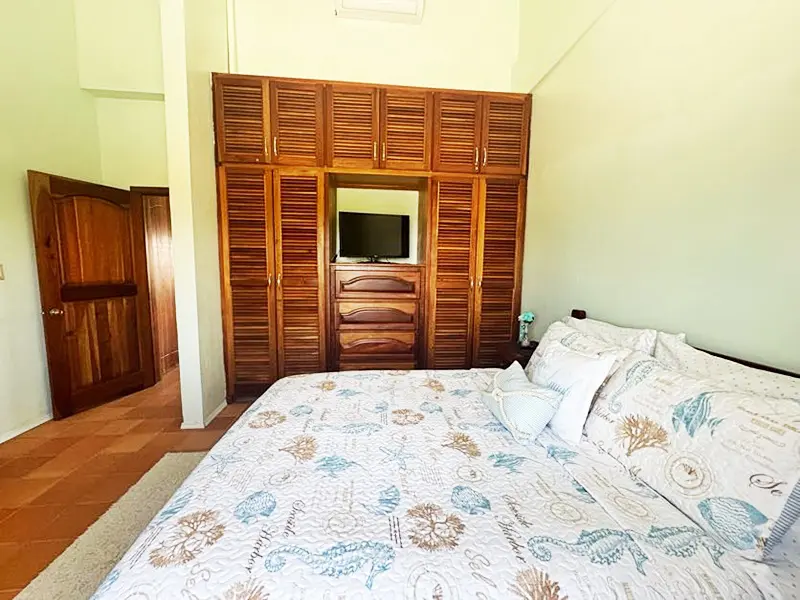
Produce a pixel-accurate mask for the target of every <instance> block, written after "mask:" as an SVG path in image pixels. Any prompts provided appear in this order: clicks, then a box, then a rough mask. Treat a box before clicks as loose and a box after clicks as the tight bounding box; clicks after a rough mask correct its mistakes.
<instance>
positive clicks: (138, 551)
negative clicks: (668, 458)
mask: <svg viewBox="0 0 800 600" xmlns="http://www.w3.org/2000/svg"><path fill="white" fill-rule="evenodd" d="M496 372H497V370H493V369H475V370H464V371H366V372H352V373H330V374H313V375H302V376H296V377H290V378H287V379H283V380H281V381H279V382H278V383H276V384H275V385H274V386H273V387H272V388H271V389H270V390H268V391H267V392H266V393H265V394H264V395H263V396H262V397H261V398H259V399H258V400H257V401H256V402H255V403H254V404H253V405H252V406H251V407H250V408H249V409H248V410H247V411H246V412H245V413H244V414H243V415H242V417H241V418H240V419H239V421H237V423H236V424H234V426H233V427H232V428H231V429H230V430H229V431H228V432H227V434H226V435H225V436H224V437H223V438H222V439H221V440H220V442H219V443H218V444H217V445H216V446H215V447H214V448H213V449H212V450H211V451H210V452H209V454H208V455H207V456H206V457H205V459H204V460H203V461H202V462H201V463H200V465H199V466H198V467H197V469H196V470H195V471H194V472H193V473H192V474H191V476H190V477H189V478H188V479H187V480H186V481H185V482H184V484H183V485H182V486H181V487H180V488H179V489H178V490H177V492H176V493H175V495H174V496H173V497H172V499H171V500H170V501H169V502H168V503H167V505H166V506H165V507H164V508H163V510H162V511H161V512H160V513H159V514H158V515H157V516H156V517H155V518H154V519H153V520H152V522H151V523H150V524H149V525H148V527H147V528H146V529H145V530H144V531H143V532H142V534H141V535H140V537H139V538H138V539H137V541H136V542H135V543H134V544H133V546H132V547H131V548H130V550H129V551H128V552H127V553H126V554H125V556H124V557H123V558H122V560H121V561H120V562H119V564H118V565H117V566H116V567H115V568H114V570H113V571H112V572H111V573H110V574H109V575H108V577H107V578H106V580H105V581H104V582H103V583H102V585H101V586H100V588H99V589H98V590H97V592H96V594H95V596H94V598H95V599H97V600H101V599H111V598H113V599H125V598H130V599H134V598H135V599H140V600H144V599H156V598H185V599H190V600H194V599H206V598H224V599H226V600H237V599H238V600H262V599H266V598H272V599H274V598H297V599H300V598H330V599H332V600H333V599H338V598H350V599H354V598H403V599H405V598H420V599H421V598H430V599H437V600H439V599H449V598H523V599H528V600H533V599H536V600H539V599H545V600H560V599H565V598H569V599H571V600H575V599H581V598H648V599H650V598H652V599H670V598H747V599H750V598H761V597H768V598H778V597H780V592H779V591H777V590H776V589H775V586H774V581H775V579H776V575H775V573H774V572H773V571H771V570H770V569H771V568H772V569H774V568H773V567H766V566H765V565H760V564H755V563H751V564H746V563H745V561H741V560H738V559H736V558H735V556H734V555H732V554H731V553H730V552H728V551H726V549H725V548H723V547H722V546H720V545H719V544H718V543H717V542H715V540H714V539H712V538H711V537H709V536H708V535H706V534H705V533H704V531H703V530H702V529H700V528H699V527H698V526H697V525H695V523H694V522H693V521H691V520H690V519H689V518H688V517H686V516H685V515H684V514H683V513H682V512H680V511H679V510H677V509H676V508H675V507H674V506H672V505H671V504H670V503H669V502H667V501H666V500H664V499H663V498H662V497H661V496H659V495H658V494H656V493H655V492H654V491H653V490H652V489H651V488H650V487H648V486H647V485H645V484H644V483H642V482H641V481H640V480H638V479H636V478H635V477H633V476H631V475H630V474H629V472H628V471H627V470H625V469H624V468H622V467H621V466H620V464H619V463H618V462H617V461H615V460H613V459H612V458H610V457H609V456H608V455H606V454H605V453H604V452H601V451H600V450H598V449H597V448H596V447H595V446H594V445H592V444H590V443H588V442H586V440H583V441H582V442H581V443H580V444H578V445H572V446H571V445H567V444H564V443H563V442H561V441H560V440H559V439H558V438H556V437H555V436H552V435H551V434H548V433H547V432H545V434H543V435H542V436H541V437H540V438H539V439H538V440H537V442H536V443H534V444H531V445H527V446H525V445H521V444H519V443H518V442H516V441H515V440H514V439H512V437H511V436H510V435H509V433H508V431H506V430H505V429H504V428H503V427H502V426H501V425H500V424H499V423H498V422H497V421H496V420H495V419H494V418H493V417H492V414H491V413H490V412H489V410H488V409H487V408H486V406H485V405H484V403H483V402H482V400H481V397H480V392H481V391H482V390H485V389H487V388H488V387H489V386H490V385H491V384H492V380H493V377H494V374H495V373H496Z"/></svg>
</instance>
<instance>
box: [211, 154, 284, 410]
mask: <svg viewBox="0 0 800 600" xmlns="http://www.w3.org/2000/svg"><path fill="white" fill-rule="evenodd" d="M219 180H220V189H221V191H222V194H221V197H220V200H221V202H220V214H221V219H220V236H221V240H222V243H221V249H222V250H221V251H222V255H223V260H222V279H223V299H224V302H223V305H224V310H223V313H224V324H225V338H226V361H225V362H226V369H227V376H228V396H229V398H230V397H233V396H234V395H235V391H236V389H237V387H241V386H245V387H253V386H256V385H261V386H263V388H266V386H267V385H269V384H270V383H272V382H273V381H275V379H276V378H277V353H276V334H275V326H274V322H275V301H274V299H273V298H272V295H271V290H270V287H271V283H272V280H273V278H272V273H273V269H274V268H273V264H274V258H273V252H274V250H273V236H272V227H271V226H272V185H271V184H272V180H271V177H270V174H269V172H268V171H265V170H264V169H261V168H257V167H256V168H252V167H232V166H227V167H223V168H222V169H221V170H220V172H219Z"/></svg>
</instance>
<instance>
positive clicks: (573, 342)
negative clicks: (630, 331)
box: [525, 321, 630, 381]
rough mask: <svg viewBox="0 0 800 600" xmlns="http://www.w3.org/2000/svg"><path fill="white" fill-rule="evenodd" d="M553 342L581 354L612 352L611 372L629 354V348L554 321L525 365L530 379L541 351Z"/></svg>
mask: <svg viewBox="0 0 800 600" xmlns="http://www.w3.org/2000/svg"><path fill="white" fill-rule="evenodd" d="M553 342H560V343H561V345H562V346H565V347H567V348H569V349H570V350H574V351H576V352H580V353H581V354H591V355H595V356H603V355H606V354H613V355H614V356H615V357H616V359H617V360H616V362H615V363H614V367H613V368H612V369H611V372H613V371H615V370H616V369H617V368H618V367H619V366H620V365H621V364H622V361H623V360H625V358H627V356H628V355H629V354H630V350H627V349H625V348H622V347H620V346H615V345H614V344H610V343H608V342H604V341H602V340H600V339H598V338H596V337H593V336H591V335H587V334H585V333H582V332H580V331H578V330H577V329H574V328H572V327H570V326H569V325H565V324H564V323H562V322H560V321H556V322H554V323H553V324H552V325H550V327H548V328H547V331H546V332H545V334H544V335H543V336H542V340H541V342H539V345H538V346H537V347H536V350H534V352H533V354H532V355H531V358H530V360H529V361H528V365H527V366H526V367H525V374H526V375H527V376H528V379H530V380H531V381H533V370H534V369H535V368H536V364H537V363H538V362H539V361H540V360H541V359H542V353H543V352H544V350H545V348H547V347H549V346H550V345H551V344H552V343H553Z"/></svg>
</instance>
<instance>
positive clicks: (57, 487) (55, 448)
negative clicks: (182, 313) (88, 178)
mask: <svg viewBox="0 0 800 600" xmlns="http://www.w3.org/2000/svg"><path fill="white" fill-rule="evenodd" d="M246 408H247V405H246V404H231V405H229V406H227V407H226V408H225V409H224V410H223V411H222V412H221V413H220V414H219V416H218V417H217V418H216V419H214V421H213V422H212V423H211V424H210V425H209V427H208V428H207V429H205V430H194V431H191V430H189V431H182V430H181V428H180V426H181V406H180V387H179V379H178V371H177V369H176V370H175V371H173V372H171V373H169V374H167V376H166V377H165V378H164V379H163V380H162V381H161V382H159V383H158V384H157V385H156V386H154V387H152V388H150V389H147V390H143V391H141V392H138V393H136V394H132V395H130V396H127V397H125V398H122V399H120V400H116V401H115V402H110V403H108V404H105V405H103V406H100V407H98V408H94V409H92V410H89V411H87V412H84V413H81V414H78V415H75V416H73V417H70V418H68V419H64V420H63V421H50V422H48V423H45V424H43V425H40V426H39V427H36V428H35V429H32V430H30V431H28V432H26V433H24V434H22V435H20V436H18V437H16V438H14V439H12V440H9V441H7V442H5V443H3V444H0V600H3V599H5V598H13V597H14V596H15V595H16V593H17V592H19V590H20V589H22V588H24V587H25V586H26V585H27V584H28V583H29V582H30V581H31V580H32V579H33V578H34V577H36V575H37V574H38V573H39V572H40V571H41V570H42V569H44V568H45V567H46V566H47V565H48V564H50V562H51V561H52V560H53V559H54V558H56V557H57V556H58V555H59V554H61V552H63V551H64V550H65V549H66V548H67V546H69V545H70V544H71V543H72V542H73V541H74V540H75V539H77V538H78V536H80V535H81V534H82V533H83V532H84V531H86V528H87V527H89V525H91V524H92V523H94V522H95V521H96V520H97V519H98V518H99V517H100V515H102V514H103V513H104V512H105V511H106V510H107V509H108V507H109V506H111V504H113V503H114V502H115V501H116V500H118V499H119V497H120V496H122V495H123V494H124V493H125V492H126V491H127V490H128V488H130V487H131V486H132V485H133V484H134V483H136V481H138V480H139V478H140V477H141V476H142V475H144V474H145V473H146V472H147V471H148V470H149V469H150V468H151V467H152V466H153V465H154V464H156V463H157V462H158V461H159V460H160V459H161V457H162V456H164V454H165V453H167V452H196V451H202V450H208V449H209V448H211V446H213V445H214V444H215V443H216V442H217V440H218V439H219V438H220V437H222V435H223V434H224V433H225V432H226V431H227V430H228V427H230V426H231V425H232V424H233V422H234V421H236V419H238V418H239V415H241V414H242V412H243V411H244V410H245V409H246Z"/></svg>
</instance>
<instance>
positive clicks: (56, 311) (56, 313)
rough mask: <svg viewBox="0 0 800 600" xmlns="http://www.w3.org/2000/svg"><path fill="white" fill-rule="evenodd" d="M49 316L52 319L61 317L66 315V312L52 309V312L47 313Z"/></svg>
mask: <svg viewBox="0 0 800 600" xmlns="http://www.w3.org/2000/svg"><path fill="white" fill-rule="evenodd" d="M47 314H48V315H50V316H51V317H60V316H61V315H63V314H64V311H63V310H61V309H60V308H51V309H50V310H48V311H47Z"/></svg>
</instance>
